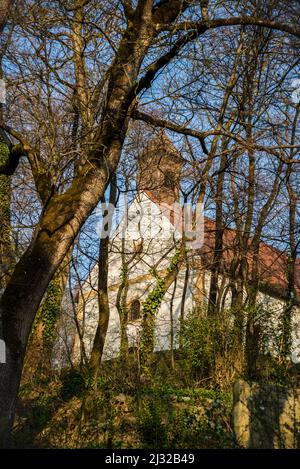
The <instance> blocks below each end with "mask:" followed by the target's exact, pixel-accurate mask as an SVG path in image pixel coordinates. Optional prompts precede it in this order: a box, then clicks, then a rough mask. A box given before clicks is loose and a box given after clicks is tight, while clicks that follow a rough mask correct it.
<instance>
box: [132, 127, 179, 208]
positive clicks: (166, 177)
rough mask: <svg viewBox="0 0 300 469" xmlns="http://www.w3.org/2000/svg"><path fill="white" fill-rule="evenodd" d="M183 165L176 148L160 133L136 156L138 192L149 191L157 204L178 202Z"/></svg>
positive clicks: (162, 132)
mask: <svg viewBox="0 0 300 469" xmlns="http://www.w3.org/2000/svg"><path fill="white" fill-rule="evenodd" d="M183 163H184V160H183V158H182V156H181V155H180V153H179V151H178V150H177V148H176V147H175V146H174V144H173V143H172V142H171V140H170V139H169V138H168V137H167V135H166V134H165V132H164V131H160V132H159V133H158V134H157V135H156V136H155V137H154V138H152V139H151V140H150V141H149V142H148V144H147V145H146V147H145V148H144V150H143V151H142V152H141V153H140V154H139V156H138V178H137V179H138V190H139V191H140V192H141V191H150V192H151V193H152V194H153V196H154V197H155V198H156V199H157V200H158V202H159V203H165V204H168V205H173V204H174V203H175V202H179V197H180V190H179V189H180V173H181V168H182V165H183Z"/></svg>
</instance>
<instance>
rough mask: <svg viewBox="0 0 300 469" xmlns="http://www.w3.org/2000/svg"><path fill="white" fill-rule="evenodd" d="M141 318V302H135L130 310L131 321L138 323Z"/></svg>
mask: <svg viewBox="0 0 300 469" xmlns="http://www.w3.org/2000/svg"><path fill="white" fill-rule="evenodd" d="M140 316H141V303H140V300H133V301H132V302H131V304H130V309H129V321H137V319H140Z"/></svg>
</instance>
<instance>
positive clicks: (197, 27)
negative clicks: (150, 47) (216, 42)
mask: <svg viewBox="0 0 300 469" xmlns="http://www.w3.org/2000/svg"><path fill="white" fill-rule="evenodd" d="M237 25H243V26H250V25H252V26H261V27H262V28H269V29H273V30H277V31H282V32H285V33H288V34H291V35H292V36H295V37H297V38H300V28H299V27H297V26H293V25H289V24H284V23H280V22H278V21H273V20H268V19H262V18H255V17H249V16H238V17H233V18H216V19H212V20H208V21H184V22H182V23H178V24H177V25H176V26H175V28H174V26H173V25H172V26H170V25H163V24H162V25H161V29H162V30H164V31H174V30H176V31H190V32H196V31H199V34H202V32H203V29H205V31H206V30H208V29H217V28H222V27H226V26H237Z"/></svg>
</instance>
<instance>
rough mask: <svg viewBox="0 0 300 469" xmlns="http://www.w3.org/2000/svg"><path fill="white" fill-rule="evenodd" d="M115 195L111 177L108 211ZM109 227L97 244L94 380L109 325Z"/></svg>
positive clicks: (106, 227)
mask: <svg viewBox="0 0 300 469" xmlns="http://www.w3.org/2000/svg"><path fill="white" fill-rule="evenodd" d="M116 195H117V178H116V176H114V177H113V180H112V181H111V185H110V195H109V204H110V207H109V208H110V209H111V208H112V206H115V204H116ZM107 215H108V213H107V212H106V213H105V214H104V216H105V217H106V216H107ZM109 216H110V217H112V216H113V214H112V213H110V214H109ZM109 226H111V223H110V224H109V225H108V224H105V225H104V230H105V233H104V234H105V237H102V238H100V243H99V257H98V309H99V313H98V314H99V316H98V325H97V329H96V334H95V338H94V342H93V347H92V351H91V357H90V362H89V368H90V371H91V374H92V377H93V378H94V379H95V380H96V379H97V377H98V375H99V371H100V366H101V360H102V355H103V349H104V344H105V338H106V333H107V328H108V323H109V313H110V311H109V301H108V288H107V287H108V286H107V279H108V254H109V240H110V238H109V235H110V233H109V232H108V227H109Z"/></svg>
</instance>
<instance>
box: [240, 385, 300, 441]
mask: <svg viewBox="0 0 300 469" xmlns="http://www.w3.org/2000/svg"><path fill="white" fill-rule="evenodd" d="M233 425H234V432H235V436H236V439H237V442H238V444H239V445H240V446H242V447H244V448H287V449H292V448H300V390H299V389H297V390H295V389H291V388H286V387H283V386H277V385H273V384H272V385H271V384H261V385H259V384H257V383H247V382H245V381H242V380H238V381H237V382H236V383H235V384H234V388H233Z"/></svg>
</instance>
